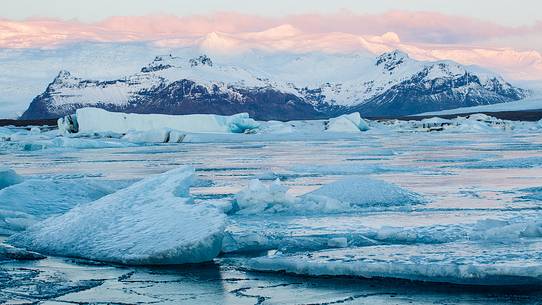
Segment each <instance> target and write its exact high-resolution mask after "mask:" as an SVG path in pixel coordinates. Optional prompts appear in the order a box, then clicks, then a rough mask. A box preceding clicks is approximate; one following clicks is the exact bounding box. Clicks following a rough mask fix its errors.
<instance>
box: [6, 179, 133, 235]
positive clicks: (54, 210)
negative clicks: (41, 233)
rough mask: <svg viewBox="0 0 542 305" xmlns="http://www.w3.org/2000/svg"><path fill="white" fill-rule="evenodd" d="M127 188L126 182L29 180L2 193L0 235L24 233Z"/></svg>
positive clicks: (7, 188)
mask: <svg viewBox="0 0 542 305" xmlns="http://www.w3.org/2000/svg"><path fill="white" fill-rule="evenodd" d="M126 186H127V183H126V182H123V181H100V180H91V179H42V180H41V179H27V180H25V181H22V182H21V183H19V184H16V185H12V186H9V187H6V188H4V189H2V190H0V234H12V233H14V232H17V231H21V230H24V229H26V228H27V227H29V226H30V225H32V224H34V223H36V222H37V221H40V220H43V219H45V218H47V217H49V216H51V215H57V214H61V213H64V212H66V211H68V210H69V209H71V208H73V207H74V206H76V205H78V204H82V203H87V202H91V201H94V200H97V199H99V198H101V197H103V196H105V195H108V194H111V193H113V192H115V191H116V190H118V189H120V188H123V187H126Z"/></svg>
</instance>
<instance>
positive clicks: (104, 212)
mask: <svg viewBox="0 0 542 305" xmlns="http://www.w3.org/2000/svg"><path fill="white" fill-rule="evenodd" d="M193 173H194V170H193V169H191V168H189V167H180V168H177V169H174V170H171V171H168V172H166V173H163V174H160V175H157V176H153V177H149V178H147V179H144V180H142V181H139V182H136V183H135V184H133V185H131V186H130V187H128V188H126V189H123V190H120V191H118V192H115V193H113V194H111V195H108V196H105V197H102V198H101V199H98V200H97V201H94V202H91V203H88V204H81V205H78V206H76V207H74V208H73V209H71V210H69V211H68V212H66V213H65V214H62V215H60V216H54V217H51V218H48V219H46V220H44V221H42V222H39V223H37V224H35V225H33V226H31V227H30V228H28V229H27V230H26V231H24V232H21V233H18V234H15V235H13V236H11V237H10V238H9V240H8V243H9V244H11V245H14V246H17V247H20V248H24V249H28V250H32V251H37V252H40V253H46V254H52V255H62V256H71V257H79V258H87V259H93V260H98V261H107V262H115V263H121V264H130V265H151V264H186V263H199V262H205V261H209V260H212V259H213V258H215V257H216V256H217V255H218V253H219V252H220V249H221V245H222V234H223V230H224V225H225V223H224V221H225V218H224V214H222V213H220V212H219V211H218V210H216V209H214V208H210V207H206V206H200V205H194V204H193V203H192V199H191V198H190V196H189V188H190V185H191V182H192V180H193ZM89 233H90V234H89Z"/></svg>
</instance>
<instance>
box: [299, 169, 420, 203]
mask: <svg viewBox="0 0 542 305" xmlns="http://www.w3.org/2000/svg"><path fill="white" fill-rule="evenodd" d="M312 196H320V197H322V196H323V197H328V198H333V199H335V200H338V201H341V202H344V203H348V204H350V205H351V206H359V207H386V206H403V205H411V204H419V203H423V202H424V200H423V198H422V197H421V196H420V195H418V194H416V193H413V192H411V191H408V190H405V189H403V188H401V187H400V186H397V185H395V184H392V183H388V182H385V181H382V180H376V179H371V178H368V177H364V176H352V177H347V178H344V179H341V180H338V181H336V182H333V183H330V184H327V185H324V186H322V187H321V188H319V189H317V190H315V191H313V192H311V193H308V194H306V195H304V196H303V197H305V198H307V197H312Z"/></svg>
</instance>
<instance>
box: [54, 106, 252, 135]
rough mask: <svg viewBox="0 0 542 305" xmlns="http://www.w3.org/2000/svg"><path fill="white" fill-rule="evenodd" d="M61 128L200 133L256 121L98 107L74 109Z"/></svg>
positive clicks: (244, 116) (235, 129)
mask: <svg viewBox="0 0 542 305" xmlns="http://www.w3.org/2000/svg"><path fill="white" fill-rule="evenodd" d="M58 124H59V129H60V130H61V131H64V132H74V131H77V132H82V133H87V132H88V133H92V132H116V133H122V134H124V133H127V132H128V131H150V130H161V129H170V130H179V131H184V132H204V133H243V132H245V131H247V130H251V129H255V128H258V126H259V124H258V123H257V122H256V121H254V120H253V119H251V118H250V117H249V115H248V113H239V114H235V115H231V116H222V115H214V114H190V115H165V114H135V113H120V112H109V111H106V110H103V109H99V108H81V109H77V110H76V113H75V115H70V116H67V117H65V118H63V119H61V120H59V122H58Z"/></svg>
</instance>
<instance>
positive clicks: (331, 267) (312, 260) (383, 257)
mask: <svg viewBox="0 0 542 305" xmlns="http://www.w3.org/2000/svg"><path fill="white" fill-rule="evenodd" d="M541 246H542V244H541V242H540V241H525V242H522V241H518V242H516V243H510V244H508V243H504V244H503V243H466V242H459V243H447V244H419V245H383V246H368V247H359V248H348V249H334V250H322V251H318V252H310V253H302V254H290V255H281V254H277V255H271V256H267V257H259V258H254V259H250V260H248V262H247V266H248V267H250V268H253V269H256V270H265V271H287V272H291V273H297V274H308V275H344V276H359V277H366V278H372V277H388V278H400V279H408V280H421V281H431V282H447V283H457V284H483V285H518V284H526V283H541V282H542V253H541V252H540V251H538V249H540V247H541Z"/></svg>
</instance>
